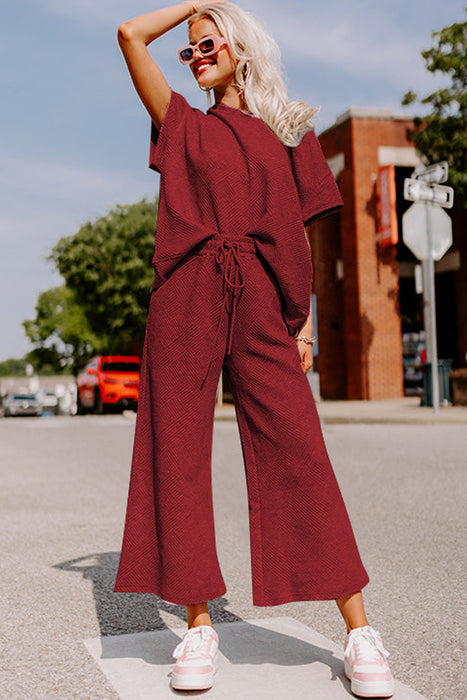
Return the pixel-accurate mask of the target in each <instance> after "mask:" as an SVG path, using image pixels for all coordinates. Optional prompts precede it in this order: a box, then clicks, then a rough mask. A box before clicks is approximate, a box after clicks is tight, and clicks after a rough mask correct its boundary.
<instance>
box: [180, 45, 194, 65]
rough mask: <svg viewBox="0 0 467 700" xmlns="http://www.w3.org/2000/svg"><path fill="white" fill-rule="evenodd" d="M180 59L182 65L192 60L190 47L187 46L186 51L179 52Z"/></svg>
mask: <svg viewBox="0 0 467 700" xmlns="http://www.w3.org/2000/svg"><path fill="white" fill-rule="evenodd" d="M180 58H181V60H182V61H183V62H184V63H188V61H191V59H192V58H193V49H192V48H191V46H187V47H186V49H182V51H180Z"/></svg>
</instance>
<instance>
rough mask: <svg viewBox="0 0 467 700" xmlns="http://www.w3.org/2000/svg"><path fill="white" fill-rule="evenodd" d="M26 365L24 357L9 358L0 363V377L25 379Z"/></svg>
mask: <svg viewBox="0 0 467 700" xmlns="http://www.w3.org/2000/svg"><path fill="white" fill-rule="evenodd" d="M26 364H27V362H26V360H25V358H24V357H23V358H16V357H9V358H8V359H7V360H3V361H2V362H0V377H25V376H26Z"/></svg>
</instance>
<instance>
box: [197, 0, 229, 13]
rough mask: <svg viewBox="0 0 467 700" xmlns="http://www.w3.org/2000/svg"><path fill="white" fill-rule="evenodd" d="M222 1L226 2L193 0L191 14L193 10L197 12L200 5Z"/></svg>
mask: <svg viewBox="0 0 467 700" xmlns="http://www.w3.org/2000/svg"><path fill="white" fill-rule="evenodd" d="M223 2H226V0H195V2H192V3H191V7H192V8H193V14H195V12H198V10H199V9H200V8H201V7H203V5H211V4H212V3H214V4H217V3H223Z"/></svg>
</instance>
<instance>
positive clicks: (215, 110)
mask: <svg viewBox="0 0 467 700" xmlns="http://www.w3.org/2000/svg"><path fill="white" fill-rule="evenodd" d="M186 19H188V25H189V41H190V44H189V45H188V46H186V47H184V48H183V49H182V50H180V52H179V58H180V60H181V61H182V63H185V64H187V65H188V66H189V67H190V69H191V72H192V74H193V76H194V78H195V80H196V81H197V83H198V86H199V87H200V88H201V89H202V90H204V91H206V92H207V93H208V95H210V94H211V91H212V93H213V94H214V99H215V103H214V104H213V105H211V106H210V107H209V109H208V110H207V113H206V114H205V113H204V112H202V111H201V110H198V109H194V108H192V107H191V106H190V105H189V104H188V103H187V102H186V100H185V99H184V98H183V97H182V95H180V94H179V93H178V92H176V91H174V90H173V89H172V88H171V87H170V86H169V85H168V83H167V81H166V79H165V77H164V75H163V74H162V72H161V70H160V68H159V66H158V65H157V64H156V63H155V62H154V60H153V59H152V57H151V56H150V54H149V52H148V49H147V46H148V45H149V44H150V43H151V42H152V41H153V40H155V39H157V38H158V37H159V36H161V35H162V34H164V33H165V32H167V31H169V30H170V29H172V28H173V27H175V26H177V25H178V24H180V23H181V22H183V21H184V20H186ZM118 38H119V44H120V47H121V49H122V52H123V54H124V57H125V60H126V63H127V65H128V68H129V71H130V75H131V78H132V80H133V83H134V85H135V88H136V90H137V92H138V94H139V96H140V98H141V100H142V102H143V104H144V105H145V107H146V109H147V111H148V113H149V115H150V117H151V120H152V137H151V149H150V163H149V165H150V167H151V168H153V169H154V170H157V171H158V172H160V174H161V183H160V203H159V214H158V222H157V230H156V246H155V254H154V258H153V265H154V269H155V279H154V283H153V285H152V288H151V292H152V294H151V300H150V305H149V313H148V322H147V329H146V337H145V343H144V349H143V359H142V373H141V386H140V403H139V408H138V416H137V424H136V431H135V442H134V450H133V461H132V473H131V481H130V490H129V497H128V507H127V517H126V523H125V532H124V537H123V546H122V555H121V560H120V566H119V571H118V575H117V581H116V585H115V590H116V591H133V592H135V591H136V592H151V593H155V594H157V595H159V596H160V597H161V598H163V599H165V600H167V601H170V602H172V603H175V604H179V605H184V606H185V607H186V614H187V621H188V630H187V632H186V634H185V636H184V638H183V640H182V642H180V644H179V645H178V646H177V647H176V649H175V651H174V657H175V658H176V659H177V662H176V664H175V667H174V670H173V673H172V677H171V684H172V687H173V688H177V689H202V688H209V687H211V685H212V682H213V672H214V669H215V662H216V653H217V647H218V643H219V640H218V637H217V634H216V632H215V630H214V628H213V626H212V622H211V619H210V616H209V611H208V601H209V600H211V599H213V598H216V597H219V596H221V595H223V594H224V593H225V591H226V588H225V583H224V580H223V578H222V574H221V571H220V568H219V563H218V560H217V555H216V546H215V535H214V522H213V512H212V491H211V447H212V430H213V417H214V406H215V397H216V389H217V385H218V379H219V374H220V372H221V370H222V367H224V370H225V371H226V373H227V374H228V377H229V381H230V384H231V388H232V394H233V397H234V402H235V410H236V413H237V419H238V425H239V430H240V437H241V442H242V450H243V457H244V462H245V467H246V479H247V486H248V504H249V518H250V545H251V561H252V582H253V604H254V605H259V606H268V605H279V604H282V603H286V602H290V601H295V600H324V599H327V600H330V599H335V600H336V602H337V605H338V608H339V610H340V612H341V613H342V616H343V618H344V620H345V622H346V625H347V633H348V634H347V637H346V643H345V670H346V674H347V675H348V677H349V678H350V680H351V688H352V691H353V692H355V693H358V694H360V695H362V696H364V697H389V696H390V695H392V693H393V680H392V677H391V673H390V670H389V668H388V666H387V663H386V656H387V652H386V650H385V649H384V647H383V646H382V643H381V639H380V637H379V635H378V633H377V632H375V631H374V630H373V628H372V627H370V626H369V624H368V620H367V618H366V615H365V611H364V607H363V599H362V594H361V589H362V588H363V586H365V585H366V584H367V582H368V576H367V573H366V571H365V569H364V568H363V565H362V562H361V560H360V556H359V553H358V549H357V546H356V543H355V539H354V536H353V532H352V528H351V525H350V522H349V518H348V515H347V512H346V509H345V505H344V502H343V500H342V496H341V493H340V490H339V487H338V485H337V482H336V480H335V476H334V474H333V471H332V467H331V464H330V462H329V457H328V455H327V452H326V448H325V445H324V442H323V437H322V433H321V429H320V424H319V419H318V416H317V413H316V409H315V405H314V402H313V397H312V394H311V390H310V386H309V383H308V381H307V379H306V376H305V374H304V372H306V371H307V370H308V369H309V368H310V366H311V364H312V357H313V355H312V342H313V341H314V339H313V338H312V336H313V319H312V313H311V308H310V298H311V282H312V267H311V261H310V251H309V246H308V243H307V238H306V236H305V234H304V225H306V226H308V225H309V224H310V223H311V222H312V221H313V220H315V219H316V218H318V217H320V216H323V215H327V214H330V213H331V212H333V211H336V210H337V209H339V208H340V207H341V206H342V200H341V198H340V195H339V192H338V189H337V187H336V184H335V182H334V179H333V177H332V175H331V173H330V170H329V168H328V166H327V164H326V161H325V159H324V157H323V154H322V152H321V149H320V147H319V144H318V141H317V139H316V136H315V133H314V131H313V129H312V117H313V114H314V112H315V110H314V109H312V108H311V107H309V106H308V105H306V104H305V103H303V102H298V101H295V102H292V101H290V100H288V98H287V95H286V91H285V87H284V84H283V81H282V78H281V75H280V56H279V50H278V48H277V45H276V44H275V42H274V41H273V40H272V39H271V38H270V37H269V36H268V35H267V33H266V32H265V31H264V30H263V29H262V27H261V26H260V25H259V23H258V22H257V21H256V20H255V19H254V18H253V17H252V16H251V15H250V14H249V13H246V12H244V11H243V10H241V9H240V8H239V7H237V6H236V5H234V4H232V3H229V2H223V1H222V0H215V1H214V2H196V1H195V2H182V3H180V4H178V5H174V6H172V7H168V8H164V9H160V10H157V11H155V12H152V13H149V14H146V15H143V16H141V17H137V18H136V19H133V20H131V21H129V22H126V23H125V24H122V25H121V26H120V27H119V32H118ZM307 233H308V231H307ZM297 350H298V352H297Z"/></svg>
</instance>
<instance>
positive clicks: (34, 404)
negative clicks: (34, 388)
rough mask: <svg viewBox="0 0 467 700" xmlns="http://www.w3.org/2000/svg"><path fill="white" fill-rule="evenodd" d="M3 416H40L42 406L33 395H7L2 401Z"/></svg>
mask: <svg viewBox="0 0 467 700" xmlns="http://www.w3.org/2000/svg"><path fill="white" fill-rule="evenodd" d="M3 415H4V416H5V418H6V417H7V416H41V415H42V404H41V402H40V401H39V399H38V398H37V396H36V395H35V394H7V395H6V396H5V397H4V399H3Z"/></svg>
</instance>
